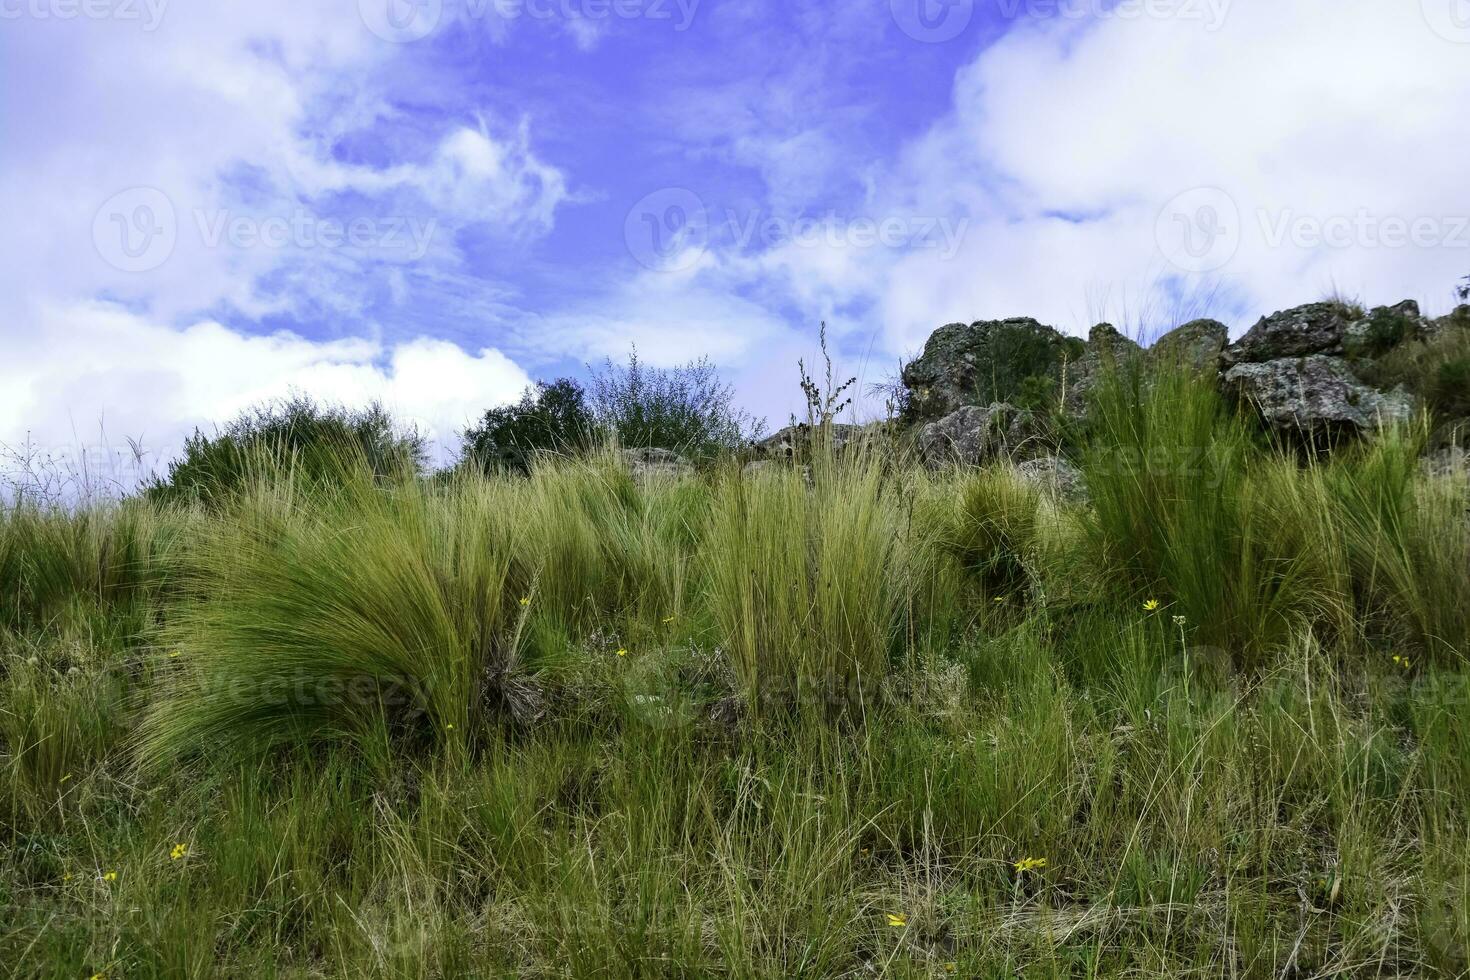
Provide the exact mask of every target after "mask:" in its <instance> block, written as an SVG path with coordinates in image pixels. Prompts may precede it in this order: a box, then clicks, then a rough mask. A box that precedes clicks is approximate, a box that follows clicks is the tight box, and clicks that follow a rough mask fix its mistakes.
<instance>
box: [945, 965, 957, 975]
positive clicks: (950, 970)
mask: <svg viewBox="0 0 1470 980" xmlns="http://www.w3.org/2000/svg"><path fill="white" fill-rule="evenodd" d="M959 969H960V965H959V964H958V963H946V964H944V972H945V973H958V972H959Z"/></svg>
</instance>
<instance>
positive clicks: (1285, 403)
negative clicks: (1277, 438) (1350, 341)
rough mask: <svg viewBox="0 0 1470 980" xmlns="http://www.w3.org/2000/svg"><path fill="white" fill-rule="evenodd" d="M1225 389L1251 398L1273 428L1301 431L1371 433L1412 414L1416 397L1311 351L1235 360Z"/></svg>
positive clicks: (1338, 359)
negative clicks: (1303, 354) (1381, 386)
mask: <svg viewBox="0 0 1470 980" xmlns="http://www.w3.org/2000/svg"><path fill="white" fill-rule="evenodd" d="M1224 380H1225V387H1226V389H1227V390H1228V391H1230V392H1232V393H1233V394H1235V395H1236V396H1237V397H1239V398H1242V399H1244V400H1246V401H1249V402H1250V403H1251V404H1252V405H1254V406H1255V407H1256V409H1257V410H1258V411H1259V412H1260V413H1261V417H1262V418H1263V419H1265V421H1266V423H1267V424H1268V425H1270V426H1271V427H1272V428H1275V429H1280V430H1284V431H1293V432H1297V433H1301V434H1319V433H1334V432H1344V431H1347V432H1352V433H1365V432H1371V431H1373V430H1374V429H1377V428H1379V427H1380V426H1382V425H1385V424H1387V423H1390V422H1406V421H1408V420H1409V419H1410V418H1412V416H1413V414H1414V397H1413V396H1412V395H1410V394H1409V393H1408V392H1406V391H1404V390H1402V389H1401V388H1400V389H1395V390H1393V391H1390V392H1381V391H1378V390H1377V389H1375V388H1373V387H1371V386H1370V385H1368V384H1365V383H1364V382H1363V381H1361V380H1360V379H1359V378H1358V377H1357V376H1356V375H1354V374H1353V372H1352V370H1351V369H1350V368H1349V367H1348V365H1347V363H1346V362H1345V361H1343V360H1342V359H1341V358H1336V357H1327V356H1324V355H1321V354H1314V355H1311V356H1308V357H1291V358H1279V359H1276V360H1272V361H1265V362H1262V363H1254V362H1253V363H1246V364H1238V365H1236V366H1235V367H1232V368H1231V369H1230V370H1229V371H1227V372H1226V373H1225V379H1224Z"/></svg>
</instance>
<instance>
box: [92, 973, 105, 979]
mask: <svg viewBox="0 0 1470 980" xmlns="http://www.w3.org/2000/svg"><path fill="white" fill-rule="evenodd" d="M92 980H107V974H105V973H94V974H92Z"/></svg>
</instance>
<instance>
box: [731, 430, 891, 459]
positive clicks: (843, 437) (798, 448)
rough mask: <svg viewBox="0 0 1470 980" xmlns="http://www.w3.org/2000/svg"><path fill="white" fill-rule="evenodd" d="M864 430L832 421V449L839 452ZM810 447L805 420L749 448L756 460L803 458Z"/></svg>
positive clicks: (809, 434)
mask: <svg viewBox="0 0 1470 980" xmlns="http://www.w3.org/2000/svg"><path fill="white" fill-rule="evenodd" d="M863 431H864V426H861V425H848V424H846V423H842V422H833V423H832V426H831V434H832V447H831V448H832V449H833V450H834V451H838V452H840V451H841V450H843V449H845V448H846V447H847V446H848V444H850V443H852V442H853V441H854V440H856V439H858V438H859V437H860V436H861V435H862V434H863ZM811 447H812V427H811V426H810V425H807V424H806V423H805V422H802V423H798V424H797V425H788V426H787V427H786V428H784V429H782V430H781V431H779V432H777V433H775V434H774V435H771V436H767V437H766V438H764V439H762V440H760V441H759V442H757V443H755V444H754V445H753V446H752V447H751V448H752V449H753V450H754V453H755V456H756V459H757V460H777V459H784V460H792V459H796V458H798V457H802V458H804V457H805V456H806V455H807V453H808V452H809V451H810V449H811Z"/></svg>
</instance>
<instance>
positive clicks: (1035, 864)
mask: <svg viewBox="0 0 1470 980" xmlns="http://www.w3.org/2000/svg"><path fill="white" fill-rule="evenodd" d="M1045 867H1046V858H1022V859H1021V860H1019V861H1017V862H1016V871H1018V872H1020V873H1021V874H1025V873H1026V872H1027V871H1040V870H1041V869H1043V868H1045Z"/></svg>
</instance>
